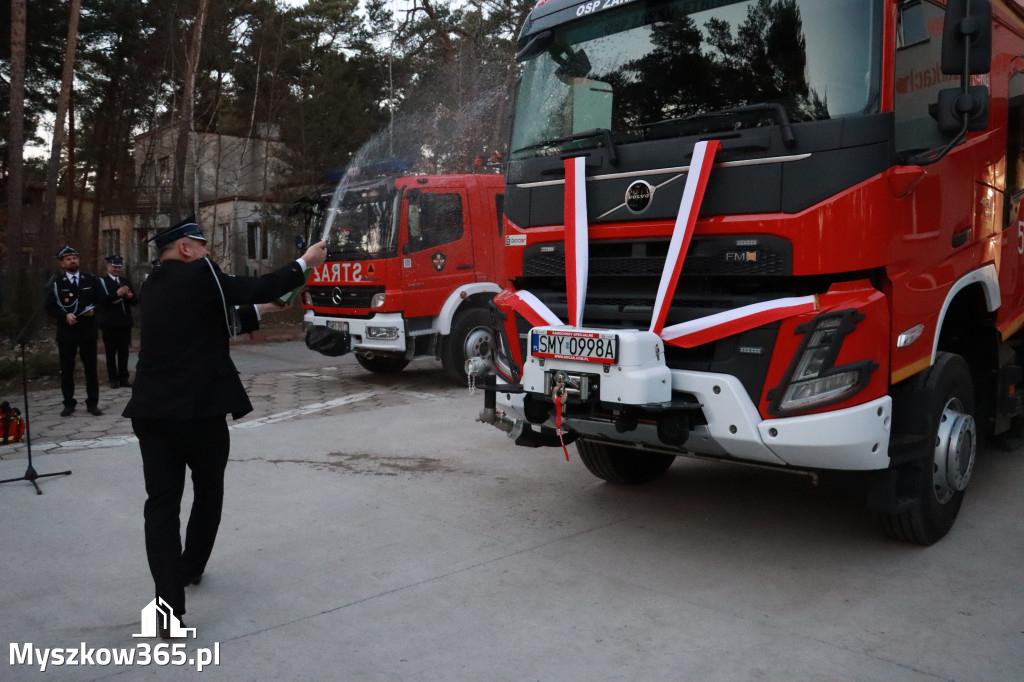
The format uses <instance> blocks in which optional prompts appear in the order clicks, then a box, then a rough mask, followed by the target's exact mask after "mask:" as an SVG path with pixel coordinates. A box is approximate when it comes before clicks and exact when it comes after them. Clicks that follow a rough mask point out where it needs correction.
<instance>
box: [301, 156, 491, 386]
mask: <svg viewBox="0 0 1024 682" xmlns="http://www.w3.org/2000/svg"><path fill="white" fill-rule="evenodd" d="M503 192H504V181H503V179H502V178H501V176H499V175H486V174H480V175H434V176H426V175H424V176H410V177H399V178H395V177H383V178H379V179H372V180H366V181H361V182H352V181H349V180H347V179H344V178H343V179H342V180H341V182H340V183H339V185H338V186H337V188H336V189H335V191H333V192H330V193H324V194H321V195H318V196H316V197H313V198H311V199H308V200H306V201H305V202H304V203H305V206H304V210H305V211H306V212H307V213H309V214H311V215H312V217H313V220H312V225H311V231H312V234H313V235H319V234H325V235H326V237H325V239H326V240H327V242H328V257H327V262H326V263H324V265H323V266H321V267H320V268H318V269H316V270H314V271H313V272H312V273H311V275H310V278H309V281H308V282H307V285H306V288H305V289H304V290H303V293H302V305H303V307H304V308H306V309H307V312H306V314H305V317H304V322H305V323H306V325H307V327H308V326H323V327H325V328H326V329H329V330H333V331H337V332H338V333H339V334H344V333H347V334H348V337H349V339H350V343H351V350H352V351H353V352H354V353H355V355H356V359H357V360H358V361H359V364H360V365H362V366H363V367H365V368H366V369H368V370H370V371H371V372H380V373H391V372H398V371H401V370H402V369H403V368H404V367H405V366H406V365H408V364H409V362H410V361H411V360H412V359H413V358H414V357H422V356H429V357H435V358H439V359H440V360H441V362H442V365H443V367H444V369H445V371H446V372H447V373H448V374H449V375H450V376H451V377H452V378H453V379H455V380H456V381H459V382H462V383H465V381H466V374H465V367H464V365H465V361H466V359H467V358H468V357H472V356H477V355H488V354H489V353H490V348H491V330H490V325H489V319H490V318H489V316H488V313H487V310H486V306H487V303H488V302H489V301H490V300H491V298H492V297H493V296H494V294H495V293H497V292H498V291H500V290H501V286H502V282H503V279H502V277H501V275H500V274H499V273H500V272H501V263H500V262H499V260H498V256H499V253H498V250H497V249H496V248H495V247H496V240H497V239H499V238H500V233H501V224H502V223H501V215H502V206H501V203H502V196H503ZM325 333H326V332H325ZM308 338H309V337H308V336H307V339H308Z"/></svg>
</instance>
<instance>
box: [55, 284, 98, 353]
mask: <svg viewBox="0 0 1024 682" xmlns="http://www.w3.org/2000/svg"><path fill="white" fill-rule="evenodd" d="M102 299H103V287H102V286H101V285H100V278H99V277H97V276H95V275H90V274H87V273H84V272H79V273H78V286H77V287H75V286H72V284H71V282H70V281H69V280H68V278H67V275H61V276H60V277H58V278H57V279H56V280H54V282H53V284H51V285H50V287H49V288H48V289H47V290H46V300H45V303H44V307H45V308H46V314H47V315H49V316H50V317H52V318H53V319H54V320H56V321H57V341H62V340H64V339H68V340H73V339H86V338H89V337H92V338H96V317H95V315H93V316H84V313H85V312H86V311H87V310H88V309H89V307H90V306H92V307H93V308H94V309H95V308H98V307H99V306H100V305H101V303H102V302H103V301H102ZM68 313H74V314H75V315H82V317H79V318H78V322H77V324H74V325H69V324H68V322H67V315H68Z"/></svg>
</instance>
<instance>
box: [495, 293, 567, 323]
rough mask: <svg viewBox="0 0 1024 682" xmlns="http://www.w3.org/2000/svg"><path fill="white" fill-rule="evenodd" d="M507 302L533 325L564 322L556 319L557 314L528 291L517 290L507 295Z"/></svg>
mask: <svg viewBox="0 0 1024 682" xmlns="http://www.w3.org/2000/svg"><path fill="white" fill-rule="evenodd" d="M508 302H509V303H510V304H511V305H512V309H513V310H515V311H516V312H517V313H519V314H520V315H522V316H523V317H524V318H526V321H527V322H529V323H530V324H532V325H533V326H534V327H546V326H548V325H560V324H564V322H562V321H561V320H560V319H558V315H555V314H554V313H553V312H551V308H548V307H547V306H546V305H544V304H543V303H541V301H540V299H539V298H537V297H536V296H534V295H533V294H531V293H530V292H529V291H517V292H516V293H514V294H513V295H512V296H510V297H509V299H508Z"/></svg>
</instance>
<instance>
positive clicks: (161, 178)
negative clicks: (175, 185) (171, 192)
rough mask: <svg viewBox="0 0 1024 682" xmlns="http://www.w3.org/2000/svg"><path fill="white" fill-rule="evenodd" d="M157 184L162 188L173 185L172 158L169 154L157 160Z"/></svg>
mask: <svg viewBox="0 0 1024 682" xmlns="http://www.w3.org/2000/svg"><path fill="white" fill-rule="evenodd" d="M156 185H157V187H161V188H163V187H170V186H171V158H170V157H169V156H164V157H161V158H159V159H157V160H156Z"/></svg>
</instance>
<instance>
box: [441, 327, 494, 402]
mask: <svg viewBox="0 0 1024 682" xmlns="http://www.w3.org/2000/svg"><path fill="white" fill-rule="evenodd" d="M493 353H494V333H493V332H492V331H491V315H490V313H488V312H487V311H486V310H484V309H482V308H466V309H464V310H460V311H459V312H458V313H456V314H455V319H454V320H453V321H452V330H451V333H450V334H449V335H448V337H447V338H446V339H445V341H444V344H443V345H442V347H441V366H442V367H443V368H444V371H445V372H446V373H447V374H448V376H449V377H451V379H452V381H454V382H455V383H457V384H459V385H462V386H465V385H466V360H468V359H469V358H472V357H476V356H482V357H485V358H489V357H491V356H492V355H493Z"/></svg>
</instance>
